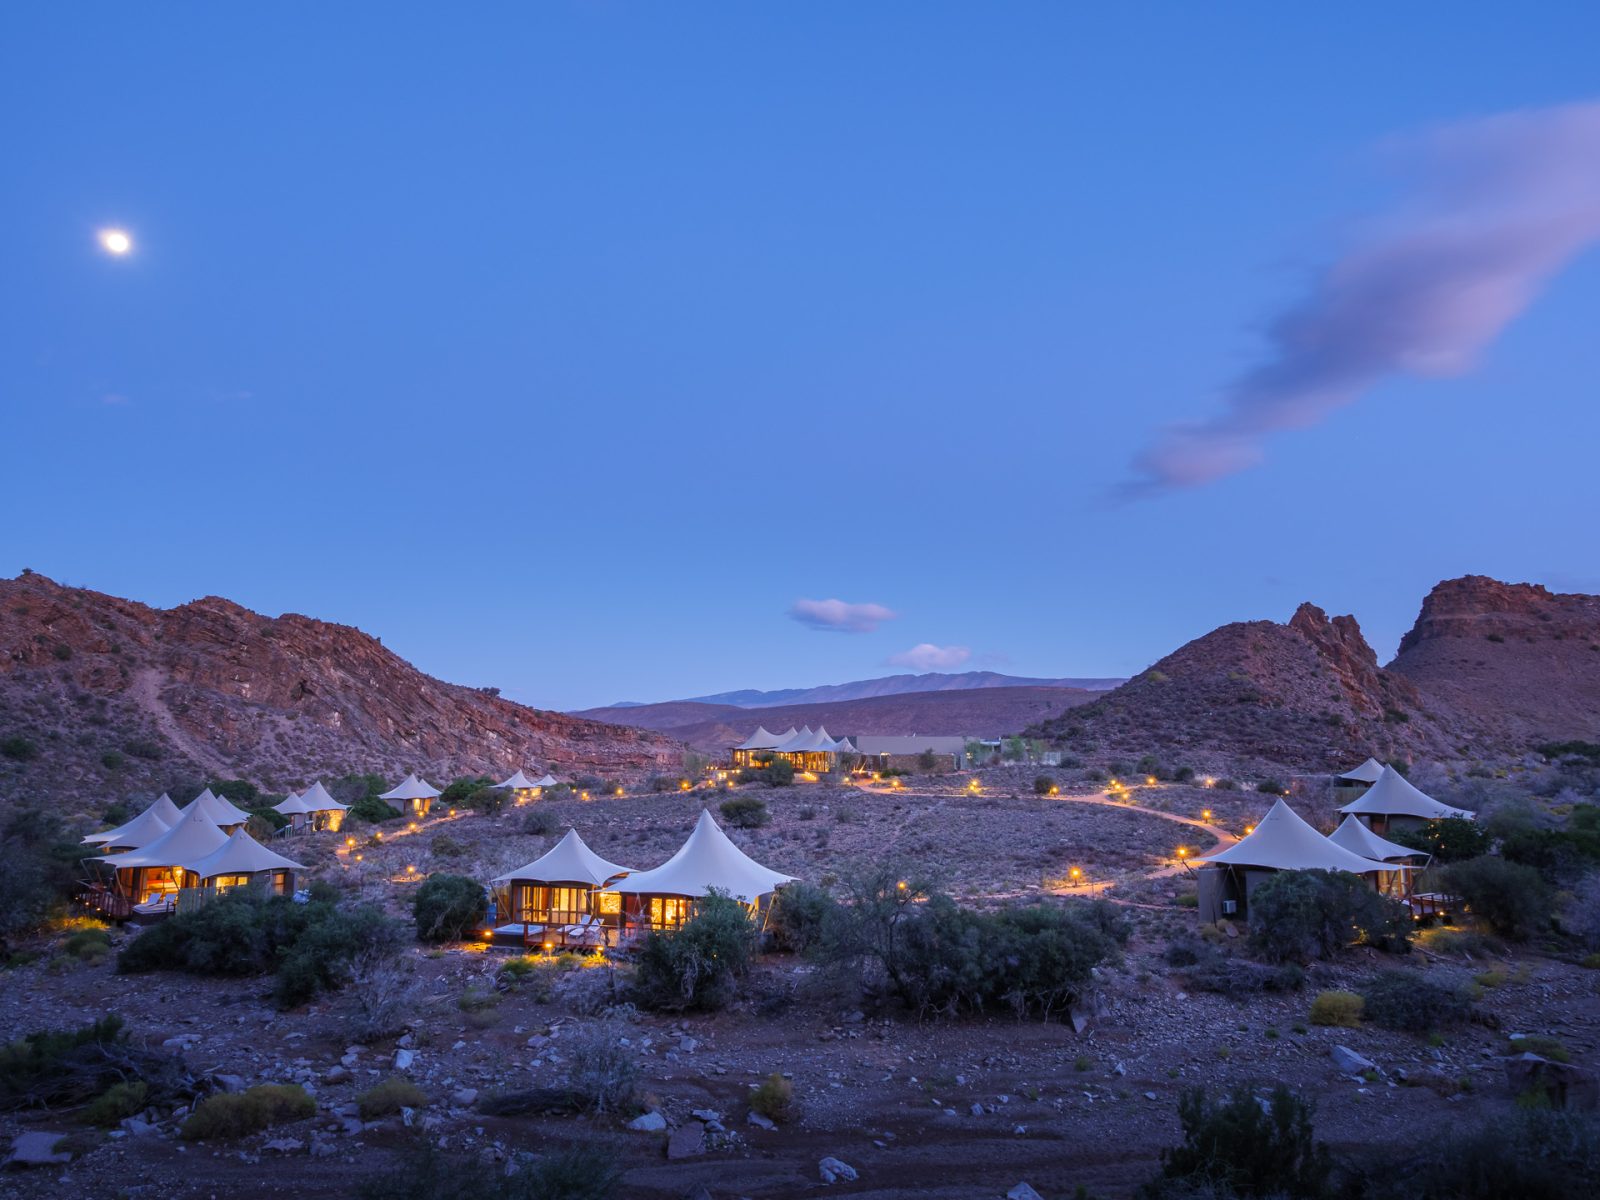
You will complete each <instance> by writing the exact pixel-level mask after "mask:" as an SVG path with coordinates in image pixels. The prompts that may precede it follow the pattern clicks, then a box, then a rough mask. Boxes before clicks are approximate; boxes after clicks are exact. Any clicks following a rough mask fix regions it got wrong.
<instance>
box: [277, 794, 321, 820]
mask: <svg viewBox="0 0 1600 1200" xmlns="http://www.w3.org/2000/svg"><path fill="white" fill-rule="evenodd" d="M272 811H273V812H279V813H282V814H283V815H284V816H286V817H307V816H310V815H311V812H312V809H311V806H310V805H309V804H307V803H306V802H305V800H303V799H302V798H301V797H300V796H298V795H296V794H295V793H294V792H290V793H289V794H288V795H287V796H285V797H284V798H283V800H282V801H280V802H279V803H277V804H274V805H273V806H272Z"/></svg>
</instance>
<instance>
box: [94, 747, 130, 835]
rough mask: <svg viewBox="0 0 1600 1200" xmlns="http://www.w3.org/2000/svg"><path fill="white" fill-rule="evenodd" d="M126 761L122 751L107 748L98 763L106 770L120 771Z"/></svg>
mask: <svg viewBox="0 0 1600 1200" xmlns="http://www.w3.org/2000/svg"><path fill="white" fill-rule="evenodd" d="M127 763H128V760H127V759H126V758H125V757H124V756H123V753H122V751H120V750H107V751H106V752H105V753H104V754H102V755H101V756H100V765H101V766H102V767H104V768H105V769H106V770H108V771H120V770H122V768H123V767H125V766H126V765H127ZM126 819H127V818H126V817H124V818H123V820H126ZM121 823H122V822H121V821H119V822H117V824H119V825H120V824H121Z"/></svg>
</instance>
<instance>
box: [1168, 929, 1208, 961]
mask: <svg viewBox="0 0 1600 1200" xmlns="http://www.w3.org/2000/svg"><path fill="white" fill-rule="evenodd" d="M1212 953H1215V947H1213V946H1211V945H1209V944H1207V943H1206V942H1203V941H1201V940H1200V939H1199V938H1197V937H1194V936H1192V935H1189V934H1185V935H1183V936H1181V937H1175V938H1173V939H1172V940H1171V941H1169V942H1168V943H1167V948H1166V950H1165V951H1163V952H1162V956H1161V957H1162V959H1163V960H1164V961H1165V962H1166V964H1167V966H1169V967H1192V966H1194V965H1195V963H1197V962H1199V961H1200V960H1201V959H1203V958H1205V957H1206V956H1207V955H1209V954H1212Z"/></svg>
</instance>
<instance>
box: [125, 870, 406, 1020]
mask: <svg viewBox="0 0 1600 1200" xmlns="http://www.w3.org/2000/svg"><path fill="white" fill-rule="evenodd" d="M397 944H398V933H397V930H396V927H395V924H394V922H392V921H390V920H389V919H388V918H387V917H385V916H384V915H383V913H382V912H381V911H379V910H378V909H376V908H373V907H370V906H362V907H359V908H353V909H345V908H341V907H339V906H338V905H336V904H334V903H332V902H330V901H326V900H313V901H312V902H311V903H309V904H297V903H295V902H294V900H293V899H292V898H291V897H289V896H263V895H262V894H260V893H259V892H257V891H254V890H251V889H245V890H241V891H237V892H231V893H229V894H228V895H226V896H223V897H222V898H220V899H218V900H214V901H212V902H211V903H209V904H206V905H203V906H201V907H200V908H197V909H195V910H193V911H191V912H186V913H179V914H178V915H176V916H174V917H171V918H169V919H167V920H165V921H163V922H162V923H161V924H159V925H152V926H151V927H150V928H148V929H146V930H145V931H144V932H143V933H141V934H140V935H139V936H138V937H136V938H134V939H133V941H132V942H130V943H129V944H128V945H127V946H126V947H124V948H123V950H122V953H121V954H120V955H118V957H117V971H118V972H119V973H121V974H138V973H141V972H145V971H156V970H171V971H186V972H188V973H190V974H193V975H232V976H246V975H262V974H266V973H267V972H269V971H270V972H273V973H275V975H276V980H275V983H274V995H275V997H276V999H277V1001H278V1004H279V1005H280V1006H282V1007H285V1008H292V1007H294V1006H295V1005H297V1004H303V1003H305V1002H306V1001H307V1000H310V999H312V998H313V997H314V996H316V995H317V994H319V993H320V992H324V991H331V990H333V989H335V988H337V987H339V986H340V985H341V984H342V983H343V981H344V979H345V977H346V975H347V973H348V970H349V965H350V962H351V960H352V959H353V958H354V957H355V956H356V955H357V954H359V953H362V952H363V951H369V950H375V949H376V950H392V949H394V948H395V947H396V945H397Z"/></svg>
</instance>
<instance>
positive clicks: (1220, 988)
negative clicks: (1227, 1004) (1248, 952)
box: [1185, 946, 1306, 996]
mask: <svg viewBox="0 0 1600 1200" xmlns="http://www.w3.org/2000/svg"><path fill="white" fill-rule="evenodd" d="M1207 948H1208V949H1209V950H1210V951H1211V953H1210V954H1207V955H1202V956H1201V958H1200V959H1199V960H1198V961H1197V962H1196V963H1195V964H1194V965H1193V966H1191V967H1190V968H1189V969H1188V970H1187V971H1186V972H1185V975H1186V977H1187V978H1188V980H1189V986H1190V987H1192V988H1193V989H1194V990H1195V991H1198V992H1215V993H1216V994H1217V995H1219V996H1248V995H1251V994H1253V993H1256V992H1293V991H1298V990H1299V989H1300V988H1301V987H1303V986H1305V980H1306V976H1305V972H1304V971H1302V970H1301V969H1300V967H1299V966H1298V965H1297V964H1295V963H1278V964H1275V965H1269V964H1267V963H1258V962H1251V961H1250V960H1249V959H1246V958H1235V957H1233V956H1232V955H1231V954H1224V953H1223V952H1222V951H1220V950H1218V949H1217V948H1216V947H1215V946H1209V947H1207Z"/></svg>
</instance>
